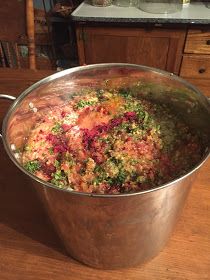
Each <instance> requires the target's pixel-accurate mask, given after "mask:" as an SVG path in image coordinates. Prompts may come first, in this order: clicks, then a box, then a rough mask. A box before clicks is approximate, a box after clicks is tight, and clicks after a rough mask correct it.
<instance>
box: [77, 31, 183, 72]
mask: <svg viewBox="0 0 210 280" xmlns="http://www.w3.org/2000/svg"><path fill="white" fill-rule="evenodd" d="M184 39H185V31H184V30H168V29H160V28H156V29H143V28H133V27H131V28H124V27H117V28H114V27H86V26H85V27H79V28H78V29H77V40H78V41H77V42H78V50H79V59H80V64H93V63H108V62H122V63H123V62H125V63H135V64H142V65H147V66H152V67H156V68H160V69H163V70H167V71H171V72H174V73H178V72H179V67H180V62H181V55H182V49H183V46H184Z"/></svg>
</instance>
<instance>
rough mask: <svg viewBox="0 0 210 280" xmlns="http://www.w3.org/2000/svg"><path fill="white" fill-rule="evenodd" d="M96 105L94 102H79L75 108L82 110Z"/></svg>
mask: <svg viewBox="0 0 210 280" xmlns="http://www.w3.org/2000/svg"><path fill="white" fill-rule="evenodd" d="M96 103H97V101H96V100H80V101H79V102H78V103H77V105H76V108H77V109H80V108H84V107H87V106H92V105H94V104H96Z"/></svg>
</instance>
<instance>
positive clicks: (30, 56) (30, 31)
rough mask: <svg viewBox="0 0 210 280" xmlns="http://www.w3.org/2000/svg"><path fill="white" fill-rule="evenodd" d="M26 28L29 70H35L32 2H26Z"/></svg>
mask: <svg viewBox="0 0 210 280" xmlns="http://www.w3.org/2000/svg"><path fill="white" fill-rule="evenodd" d="M26 27H27V35H28V59H29V68H30V69H32V70H35V69H36V57H35V27H34V4H33V0H26Z"/></svg>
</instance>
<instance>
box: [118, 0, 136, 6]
mask: <svg viewBox="0 0 210 280" xmlns="http://www.w3.org/2000/svg"><path fill="white" fill-rule="evenodd" d="M114 4H115V5H116V6H119V7H130V6H132V1H131V0H115V1H114Z"/></svg>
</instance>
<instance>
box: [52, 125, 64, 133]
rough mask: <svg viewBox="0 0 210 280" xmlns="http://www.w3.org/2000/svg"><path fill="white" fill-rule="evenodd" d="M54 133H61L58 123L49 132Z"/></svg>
mask: <svg viewBox="0 0 210 280" xmlns="http://www.w3.org/2000/svg"><path fill="white" fill-rule="evenodd" d="M51 131H52V132H54V133H59V132H61V131H62V127H61V124H60V123H56V124H55V126H54V127H53V128H52V130H51Z"/></svg>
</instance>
